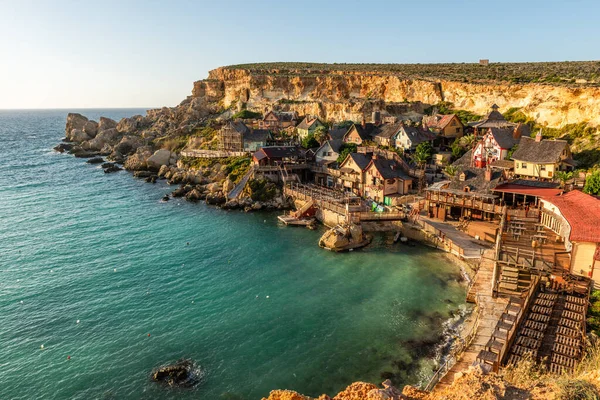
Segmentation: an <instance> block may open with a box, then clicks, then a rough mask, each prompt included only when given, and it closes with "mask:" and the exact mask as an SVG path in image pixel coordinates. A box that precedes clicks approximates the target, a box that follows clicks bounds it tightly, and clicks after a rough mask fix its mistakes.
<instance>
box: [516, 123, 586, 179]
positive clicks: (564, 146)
mask: <svg viewBox="0 0 600 400" xmlns="http://www.w3.org/2000/svg"><path fill="white" fill-rule="evenodd" d="M512 159H513V160H514V174H515V175H517V176H521V177H527V178H534V179H539V180H546V179H548V180H551V179H554V177H555V176H556V172H557V171H571V170H573V168H574V166H575V163H574V161H573V159H572V157H571V149H570V147H569V143H568V142H567V141H565V140H543V139H542V136H541V134H540V133H538V135H536V138H535V139H532V138H528V137H522V138H521V140H520V141H519V146H518V147H517V150H515V152H514V154H513V155H512Z"/></svg>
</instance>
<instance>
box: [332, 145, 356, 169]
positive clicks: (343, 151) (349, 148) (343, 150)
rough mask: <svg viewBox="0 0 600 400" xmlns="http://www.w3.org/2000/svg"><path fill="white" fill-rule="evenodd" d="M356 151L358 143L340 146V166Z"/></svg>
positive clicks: (338, 159)
mask: <svg viewBox="0 0 600 400" xmlns="http://www.w3.org/2000/svg"><path fill="white" fill-rule="evenodd" d="M356 150H357V146H356V143H342V145H341V146H340V153H339V154H340V155H339V156H338V158H337V162H338V164H341V163H342V161H344V160H345V159H346V157H348V154H350V153H356Z"/></svg>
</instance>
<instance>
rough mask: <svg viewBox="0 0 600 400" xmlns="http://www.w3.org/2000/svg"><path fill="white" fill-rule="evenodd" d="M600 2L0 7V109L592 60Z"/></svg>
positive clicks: (174, 99)
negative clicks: (355, 68) (232, 81)
mask: <svg viewBox="0 0 600 400" xmlns="http://www.w3.org/2000/svg"><path fill="white" fill-rule="evenodd" d="M598 15H600V1H598V0H595V1H583V0H581V1H577V0H572V1H568V2H567V1H564V2H558V1H553V0H546V1H536V0H531V1H528V0H521V1H512V0H510V1H501V0H496V1H485V0H482V1H450V0H448V1H442V0H439V1H435V0H429V1H421V0H413V1H402V0H396V1H373V0H371V1H368V2H367V1H352V0H345V1H341V0H340V1H337V0H336V1H333V0H331V1H327V0H321V1H295V2H288V1H285V0H284V1H282V0H279V1H270V0H264V1H227V0H217V1H214V0H212V1H164V0H162V1H154V0H149V1H125V0H124V1H94V2H92V1H80V2H77V1H66V0H55V1H27V0H14V1H7V0H0V37H1V39H0V109H1V108H80V107H138V106H139V107H157V106H162V105H167V106H174V105H176V104H178V103H179V102H180V101H181V100H183V99H184V98H185V96H187V95H189V94H190V92H191V88H192V82H193V81H195V80H198V79H202V78H205V77H206V76H207V74H208V71H209V70H211V69H213V68H216V67H219V66H222V65H229V64H239V63H248V62H260V61H313V62H369V63H370V62H377V63H379V62H381V63H436V62H476V61H477V60H478V59H480V58H489V59H490V60H492V61H564V60H598V59H600V54H599V53H600V44H599V43H598V40H599V39H600V24H599V23H598Z"/></svg>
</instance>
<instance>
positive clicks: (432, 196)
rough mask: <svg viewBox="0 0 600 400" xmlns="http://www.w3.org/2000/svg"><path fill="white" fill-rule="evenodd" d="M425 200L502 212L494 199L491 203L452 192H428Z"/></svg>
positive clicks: (502, 209) (501, 208)
mask: <svg viewBox="0 0 600 400" xmlns="http://www.w3.org/2000/svg"><path fill="white" fill-rule="evenodd" d="M427 200H429V201H430V202H433V203H440V204H445V205H450V206H455V207H464V208H472V209H476V210H481V211H485V212H490V213H494V214H502V213H503V212H504V206H501V205H499V204H496V203H495V202H494V201H492V203H489V202H486V201H483V200H478V199H476V198H474V197H473V198H468V197H458V196H456V195H453V194H444V193H428V195H427Z"/></svg>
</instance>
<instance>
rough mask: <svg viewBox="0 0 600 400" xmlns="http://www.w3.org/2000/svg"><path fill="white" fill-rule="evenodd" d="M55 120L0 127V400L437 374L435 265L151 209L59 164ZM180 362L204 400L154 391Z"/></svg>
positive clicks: (441, 295)
mask: <svg viewBox="0 0 600 400" xmlns="http://www.w3.org/2000/svg"><path fill="white" fill-rule="evenodd" d="M80 112H81V113H83V114H84V115H86V116H88V117H90V118H93V119H97V118H98V117H99V116H100V115H104V116H108V117H112V118H115V119H119V118H121V117H124V116H130V115H133V114H137V113H143V112H144V111H143V110H81V111H80ZM66 114H67V111H66V110H52V111H0V143H1V150H0V154H1V155H2V157H1V158H2V162H1V163H0V250H1V252H0V399H2V400H7V399H42V398H43V399H216V400H218V399H230V400H233V399H248V400H254V399H260V398H261V397H262V396H267V395H268V393H269V391H270V390H272V389H277V388H287V389H293V390H297V391H299V392H301V393H304V394H307V395H318V394H321V393H328V394H329V395H334V394H335V393H337V391H339V390H340V389H343V388H344V387H346V386H347V385H348V384H350V383H351V382H353V381H358V380H362V381H369V382H374V383H380V382H381V381H383V380H384V378H385V377H388V376H392V375H391V374H393V377H394V381H395V382H396V383H398V384H400V385H401V384H403V383H418V382H420V381H422V380H424V379H427V377H428V376H430V375H431V371H432V363H433V361H432V359H433V358H434V357H435V355H436V353H439V350H440V349H439V348H438V347H437V346H436V345H435V344H436V343H437V342H439V341H440V339H441V338H442V337H443V334H444V329H445V322H447V321H448V320H450V319H452V318H453V317H454V316H456V315H457V314H458V313H459V312H460V311H461V310H464V309H465V305H464V296H465V287H464V283H461V282H460V280H461V277H460V271H459V269H458V267H456V266H455V265H453V264H452V263H450V262H449V261H448V259H447V258H446V256H445V255H444V254H442V253H440V252H438V251H435V250H433V249H430V248H427V247H424V246H417V247H407V246H403V245H400V244H391V237H390V236H386V235H378V236H376V237H375V240H374V242H373V244H372V245H371V246H369V247H368V248H366V249H365V250H364V251H356V252H353V253H346V254H332V253H329V252H327V251H324V250H322V249H320V248H319V247H318V246H317V241H318V238H319V235H320V234H321V233H322V231H309V230H304V229H300V228H284V227H281V226H279V225H278V224H277V219H276V217H277V214H276V213H254V214H246V213H243V212H239V211H229V212H228V211H223V210H220V209H218V208H214V207H210V206H206V205H204V204H200V203H199V204H191V203H186V202H185V201H179V200H174V201H169V202H166V203H163V202H161V201H160V199H161V197H162V196H163V195H164V194H165V193H167V192H170V191H172V190H173V189H174V188H173V187H169V186H168V185H167V184H166V183H164V182H159V183H157V184H155V185H152V184H148V183H144V182H143V181H140V180H136V179H134V178H133V177H132V176H131V175H130V174H129V173H127V172H125V171H122V172H119V173H115V174H107V175H105V174H104V173H103V171H102V170H101V169H100V168H98V167H97V166H92V165H88V164H86V163H85V160H82V159H76V158H74V157H72V156H70V155H67V154H58V153H55V152H53V151H52V147H53V146H55V145H56V144H57V143H58V142H59V141H60V139H61V138H62V137H63V136H64V125H65V119H66ZM188 242H189V245H188V244H187V243H188ZM78 321H79V322H78ZM455 321H456V319H455ZM446 325H447V324H446ZM42 345H43V347H44V348H43V349H42V348H41V346H42ZM68 356H70V359H67V357H68ZM182 357H186V358H191V359H193V360H195V361H196V362H197V363H198V365H199V366H200V368H201V369H202V371H204V373H205V376H204V380H203V382H202V384H200V385H198V386H197V387H195V388H193V389H187V390H183V389H169V388H165V387H162V386H160V385H157V384H155V383H153V382H151V381H150V379H149V376H150V372H151V370H152V369H153V368H155V367H157V366H159V365H161V364H164V363H167V362H171V361H176V360H178V359H179V358H182Z"/></svg>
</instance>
